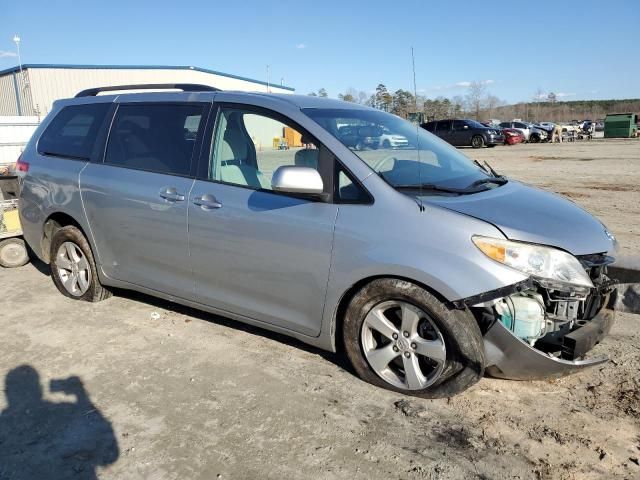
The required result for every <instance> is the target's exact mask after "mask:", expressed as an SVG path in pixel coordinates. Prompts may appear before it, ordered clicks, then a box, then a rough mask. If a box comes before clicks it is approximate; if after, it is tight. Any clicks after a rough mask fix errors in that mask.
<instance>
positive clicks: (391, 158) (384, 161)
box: [373, 155, 398, 173]
mask: <svg viewBox="0 0 640 480" xmlns="http://www.w3.org/2000/svg"><path fill="white" fill-rule="evenodd" d="M391 161H393V164H394V166H395V163H396V162H397V161H398V159H397V158H396V157H394V156H393V155H387V156H386V157H384V158H383V159H382V160H380V161H379V162H378V163H376V164H375V166H374V167H373V170H374V171H376V172H378V173H380V170H382V167H384V166H385V164H387V163H388V162H391Z"/></svg>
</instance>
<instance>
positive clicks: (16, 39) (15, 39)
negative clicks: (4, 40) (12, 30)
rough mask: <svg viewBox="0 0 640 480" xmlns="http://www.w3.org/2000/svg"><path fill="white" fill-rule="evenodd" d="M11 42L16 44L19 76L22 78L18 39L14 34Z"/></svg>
mask: <svg viewBox="0 0 640 480" xmlns="http://www.w3.org/2000/svg"><path fill="white" fill-rule="evenodd" d="M13 42H14V43H15V44H16V49H17V50H18V65H19V66H20V76H21V77H22V57H21V56H20V37H19V36H18V34H17V33H16V34H15V35H14V36H13Z"/></svg>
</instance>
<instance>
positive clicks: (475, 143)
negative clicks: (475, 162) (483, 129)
mask: <svg viewBox="0 0 640 480" xmlns="http://www.w3.org/2000/svg"><path fill="white" fill-rule="evenodd" d="M471 146H472V147H473V148H482V147H484V138H482V136H480V135H475V136H474V137H473V138H472V139H471Z"/></svg>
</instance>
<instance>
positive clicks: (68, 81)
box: [0, 68, 292, 115]
mask: <svg viewBox="0 0 640 480" xmlns="http://www.w3.org/2000/svg"><path fill="white" fill-rule="evenodd" d="M26 72H28V77H27V78H28V86H27V91H26V92H23V96H22V97H23V99H24V100H23V102H22V106H23V108H22V114H23V115H34V114H36V115H46V114H47V113H48V112H49V110H51V105H52V104H53V102H54V101H55V100H58V99H60V98H69V97H73V96H74V95H75V94H76V93H78V92H79V91H80V90H84V89H86V88H91V87H100V86H107V85H127V84H144V83H198V84H203V85H211V86H213V87H217V88H220V89H223V90H244V91H261V92H265V91H267V87H266V85H262V84H260V83H255V82H251V81H249V80H243V79H238V78H231V77H226V76H223V75H216V74H214V73H208V72H201V71H198V70H187V69H184V70H180V69H129V68H126V69H118V68H104V69H101V68H86V69H85V68H29V69H28V71H26ZM12 75H13V74H12V73H9V74H5V75H3V76H1V77H0V115H17V114H18V112H17V109H16V108H15V107H16V106H15V103H16V102H15V89H14V85H13V78H12ZM17 75H19V74H17ZM270 90H271V91H272V92H274V93H292V92H291V91H290V90H287V89H282V88H279V87H277V86H271V88H270ZM29 91H30V93H31V95H28V93H29ZM12 102H13V103H12ZM5 105H6V106H5Z"/></svg>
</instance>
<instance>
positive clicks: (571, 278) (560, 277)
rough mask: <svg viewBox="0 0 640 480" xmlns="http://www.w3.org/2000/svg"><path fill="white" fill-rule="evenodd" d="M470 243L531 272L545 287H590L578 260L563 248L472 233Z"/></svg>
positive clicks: (501, 259)
mask: <svg viewBox="0 0 640 480" xmlns="http://www.w3.org/2000/svg"><path fill="white" fill-rule="evenodd" d="M471 240H472V241H473V243H474V245H475V246H476V247H478V248H479V249H480V251H481V252H482V253H484V254H485V255H486V256H487V257H489V258H491V259H492V260H495V261H496V262H499V263H502V264H503V265H507V266H509V267H511V268H514V269H516V270H518V271H520V272H522V273H525V274H527V275H531V276H532V277H534V278H535V279H536V280H537V281H538V283H540V284H541V285H542V286H543V287H546V288H562V287H565V288H566V287H567V286H571V287H574V288H575V287H578V288H580V289H589V288H593V283H592V282H591V279H590V278H589V275H588V274H587V272H586V271H585V269H584V267H583V266H582V264H581V263H580V261H579V260H578V259H577V258H576V257H574V256H573V255H571V254H570V253H567V252H565V251H563V250H560V249H557V248H552V247H543V246H541V245H535V244H531V243H524V242H513V241H510V240H503V239H499V238H490V237H482V236H478V235H475V236H473V237H472V238H471Z"/></svg>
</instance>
